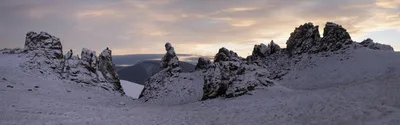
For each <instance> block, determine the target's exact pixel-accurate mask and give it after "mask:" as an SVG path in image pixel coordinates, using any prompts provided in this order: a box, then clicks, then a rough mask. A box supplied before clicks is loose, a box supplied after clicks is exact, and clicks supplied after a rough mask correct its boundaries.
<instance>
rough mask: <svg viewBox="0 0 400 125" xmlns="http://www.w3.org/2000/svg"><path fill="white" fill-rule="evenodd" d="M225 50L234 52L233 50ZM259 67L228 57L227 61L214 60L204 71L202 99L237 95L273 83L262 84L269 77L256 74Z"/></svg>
mask: <svg viewBox="0 0 400 125" xmlns="http://www.w3.org/2000/svg"><path fill="white" fill-rule="evenodd" d="M224 49H225V48H223V49H222V50H224ZM220 50H221V49H220ZM220 52H221V51H220ZM225 52H230V53H234V52H233V51H225ZM221 55H222V54H221ZM228 57H229V56H228ZM258 68H260V67H258V66H256V65H252V64H246V63H245V62H244V61H238V60H232V61H229V59H228V60H226V61H220V62H214V63H213V64H211V65H210V66H209V68H208V69H207V70H206V72H205V73H204V87H203V97H202V100H206V99H212V98H217V97H227V98H230V97H236V96H240V95H244V94H246V93H248V92H250V91H252V90H254V88H255V87H256V86H259V85H265V86H269V85H272V84H273V82H270V83H266V84H262V83H265V82H264V80H265V79H268V78H262V79H263V80H260V77H265V76H259V75H256V73H257V72H258V71H257V69H258ZM261 70H262V69H261ZM268 81H269V80H268Z"/></svg>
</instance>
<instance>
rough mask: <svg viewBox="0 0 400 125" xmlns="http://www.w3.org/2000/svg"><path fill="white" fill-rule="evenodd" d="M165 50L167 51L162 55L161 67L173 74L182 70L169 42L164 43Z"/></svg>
mask: <svg viewBox="0 0 400 125" xmlns="http://www.w3.org/2000/svg"><path fill="white" fill-rule="evenodd" d="M165 50H166V51H167V53H165V55H164V57H163V58H162V59H161V68H162V69H165V70H167V71H168V72H170V73H171V74H174V75H176V74H178V73H180V72H182V68H181V67H179V59H178V56H176V53H175V49H174V47H172V45H171V44H170V43H166V44H165Z"/></svg>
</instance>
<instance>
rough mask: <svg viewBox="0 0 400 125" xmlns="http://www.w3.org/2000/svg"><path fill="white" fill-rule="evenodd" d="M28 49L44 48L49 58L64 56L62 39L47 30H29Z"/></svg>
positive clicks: (26, 42)
mask: <svg viewBox="0 0 400 125" xmlns="http://www.w3.org/2000/svg"><path fill="white" fill-rule="evenodd" d="M25 49H26V50H43V51H44V52H45V53H46V56H48V57H49V58H58V59H59V58H62V57H63V54H62V45H61V42H60V39H59V38H57V37H55V36H52V35H50V34H48V33H46V32H40V33H39V34H38V33H36V32H28V33H27V34H26V38H25Z"/></svg>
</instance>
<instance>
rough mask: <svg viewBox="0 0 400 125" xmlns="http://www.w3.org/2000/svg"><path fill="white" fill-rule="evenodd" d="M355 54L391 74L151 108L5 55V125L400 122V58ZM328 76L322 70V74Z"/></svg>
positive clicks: (0, 113) (1, 85)
mask: <svg viewBox="0 0 400 125" xmlns="http://www.w3.org/2000/svg"><path fill="white" fill-rule="evenodd" d="M356 53H358V54H354V56H356V55H359V54H363V53H369V56H367V57H368V58H371V60H372V59H374V60H375V61H374V62H371V63H374V64H376V65H373V66H376V67H375V68H378V67H381V66H387V67H392V68H391V69H387V68H386V69H387V71H386V72H385V71H382V72H381V73H380V75H377V76H376V77H373V78H369V79H365V80H364V81H359V82H351V83H347V84H344V83H342V84H339V85H336V83H335V81H337V83H339V82H340V81H342V79H341V78H342V77H345V76H346V75H349V74H343V75H342V76H339V77H336V78H332V79H330V80H331V81H332V82H331V83H330V84H328V85H329V86H331V87H322V88H318V89H304V88H299V87H296V86H293V85H292V84H291V82H290V81H286V82H279V83H276V85H274V86H272V87H269V88H266V89H256V90H255V91H253V92H251V95H244V96H240V97H236V98H229V99H224V98H218V99H213V100H206V101H200V102H194V103H189V104H183V105H174V106H155V105H150V104H149V103H143V102H141V101H139V100H132V99H131V98H128V97H125V96H120V94H118V93H115V94H113V93H110V92H108V91H105V90H104V89H101V88H96V87H92V86H81V85H80V84H76V83H69V82H66V81H60V80H49V79H44V78H40V77H37V76H38V75H37V74H29V73H26V72H23V71H22V70H21V69H20V68H19V66H18V63H20V62H21V61H23V57H22V56H21V57H18V55H0V57H1V58H0V64H1V65H0V78H1V79H0V100H2V101H0V109H1V110H0V119H1V120H0V124H2V125H8V124H137V125H149V124H171V125H172V124H199V125H202V124H203V125H206V124H348V125H350V124H351V125H357V124H360V125H361V124H367V125H368V124H369V125H376V124H383V125H385V124H386V125H396V124H399V123H400V121H399V119H398V118H399V117H400V91H399V90H400V82H399V81H400V70H399V69H400V66H399V65H398V64H400V54H399V53H394V52H378V51H371V50H358V52H356ZM372 53H375V54H372ZM327 59H329V60H335V59H338V58H337V57H327ZM365 60H367V59H365V58H364V57H359V58H355V59H354V60H344V61H336V62H332V63H330V64H331V65H350V64H354V63H356V62H358V63H359V64H362V63H363V62H360V61H365ZM382 60H385V61H384V62H386V63H382V62H381V61H382ZM327 65H328V64H327ZM355 66H359V67H362V65H355ZM364 66H365V65H364ZM369 66H371V65H369ZM375 68H370V69H368V68H367V69H366V70H365V71H371V70H374V69H375ZM314 70H315V69H314V68H305V69H303V70H302V71H303V72H307V73H312V72H313V71H314ZM342 70H344V69H342ZM365 71H364V72H365ZM329 72H331V71H329V70H324V69H322V70H321V72H320V73H321V74H324V73H325V74H326V73H329ZM362 72H363V71H361V72H360V74H361V73H362ZM288 75H290V74H288ZM293 76H294V75H293ZM353 77H354V78H355V79H358V78H359V77H360V75H354V76H353ZM321 79H322V78H321ZM313 80H314V79H311V80H309V81H313ZM299 84H305V86H311V87H312V86H313V84H311V83H307V82H301V83H299ZM7 86H12V87H7ZM35 86H38V88H35ZM299 86H300V85H299ZM28 89H31V90H32V91H29V90H28Z"/></svg>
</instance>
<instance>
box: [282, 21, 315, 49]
mask: <svg viewBox="0 0 400 125" xmlns="http://www.w3.org/2000/svg"><path fill="white" fill-rule="evenodd" d="M320 39H321V37H320V35H319V30H318V26H314V25H313V24H312V23H306V24H304V25H300V26H299V27H297V28H296V29H295V30H294V31H293V32H292V33H291V34H290V37H289V39H288V40H287V41H286V45H287V47H286V48H287V51H288V52H289V54H290V55H292V54H302V53H308V52H310V51H312V50H314V49H316V48H315V47H316V46H317V44H318V42H319V41H320Z"/></svg>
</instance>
